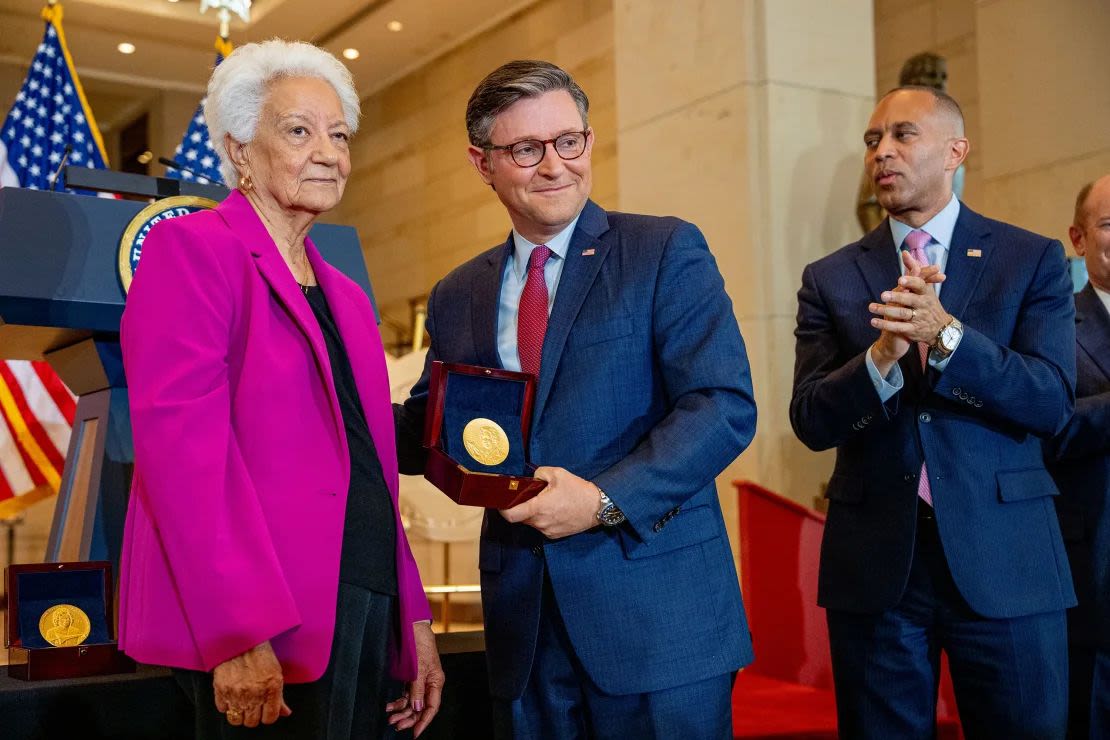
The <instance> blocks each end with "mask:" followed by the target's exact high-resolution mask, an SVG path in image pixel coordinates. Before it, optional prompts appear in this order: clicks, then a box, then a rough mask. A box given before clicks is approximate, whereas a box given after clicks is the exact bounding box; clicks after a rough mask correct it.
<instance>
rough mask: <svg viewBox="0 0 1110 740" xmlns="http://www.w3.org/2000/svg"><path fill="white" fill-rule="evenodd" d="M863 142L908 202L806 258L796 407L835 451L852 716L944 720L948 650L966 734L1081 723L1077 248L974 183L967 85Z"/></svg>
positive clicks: (908, 725) (827, 548)
mask: <svg viewBox="0 0 1110 740" xmlns="http://www.w3.org/2000/svg"><path fill="white" fill-rule="evenodd" d="M864 144H865V146H866V154H865V163H866V166H867V168H868V172H869V173H870V175H871V178H872V182H873V184H874V187H875V192H876V195H877V196H878V199H879V203H880V204H881V205H882V206H883V208H884V209H886V211H887V212H888V213H889V214H890V217H889V218H888V219H887V220H885V221H883V222H882V223H881V224H880V225H879V227H878V228H876V229H875V230H874V231H872V232H871V233H869V234H867V235H866V236H864V237H863V239H861V240H860V241H859V242H856V243H854V244H849V245H848V246H846V247H844V248H842V249H840V250H838V251H836V252H834V253H833V254H830V255H829V256H827V257H825V258H824V259H821V260H818V261H817V262H814V263H813V264H811V265H809V266H808V267H807V268H806V269H805V272H804V274H803V276H802V287H801V289H800V290H799V292H798V303H799V307H798V326H797V330H796V332H795V336H796V340H797V344H796V364H795V376H794V395H793V398H792V400H791V406H790V414H791V422H792V424H793V426H794V430H795V432H796V433H797V435H798V437H799V438H800V439H801V440H802V441H803V442H804V443H805V444H806V445H807V446H809V447H810V448H812V449H814V450H823V449H828V448H832V447H835V448H836V451H837V456H836V467H835V469H834V471H833V475H832V478H831V479H830V481H829V484H828V498H829V499H830V504H829V514H828V520H827V524H826V527H825V535H824V541H823V543H822V550H821V570H820V577H819V584H818V601H819V603H820V604H821V605H822V606H824V607H826V609H827V610H828V611H827V617H828V624H829V639H830V645H831V649H832V658H833V678H834V682H835V686H836V694H837V711H838V715H839V722H840V730H841V736H842V737H846V738H883V739H884V740H885V739H886V738H927V737H930V738H931V737H933V735H934V732H935V714H936V695H937V682H938V664H939V657H940V651H941V650H944V651H945V652H946V653H947V654H948V658H949V662H950V665H951V671H952V678H953V683H954V686H955V690H956V699H957V703H958V705H959V709H960V717H961V720H962V722H963V726H964V729H965V731H966V732H967V735H968V737H969V738H980V737H998V738H1010V739H1013V738H1055V737H1062V736H1063V734H1064V730H1065V726H1066V723H1067V644H1066V639H1067V638H1066V626H1065V617H1064V610H1065V609H1066V608H1067V607H1069V606H1071V605H1072V604H1074V603H1075V594H1074V591H1073V589H1072V584H1071V574H1070V572H1069V570H1068V563H1067V556H1066V555H1065V553H1064V547H1063V542H1062V540H1061V537H1060V528H1059V525H1058V523H1057V520H1056V516H1055V513H1054V508H1053V503H1052V501H1053V497H1054V496H1055V495H1056V493H1057V491H1056V486H1055V485H1054V484H1053V482H1052V479H1051V477H1050V476H1049V474H1048V472H1047V471H1046V470H1045V467H1044V463H1043V460H1042V453H1041V439H1040V438H1047V437H1050V436H1052V435H1053V434H1055V433H1056V432H1058V431H1059V430H1060V429H1062V428H1063V426H1064V424H1065V423H1066V422H1067V420H1068V418H1069V417H1070V415H1071V413H1072V408H1073V405H1074V395H1075V393H1074V387H1075V350H1074V347H1073V342H1074V336H1075V332H1074V322H1073V315H1074V311H1073V307H1072V300H1071V285H1070V280H1069V278H1068V272H1067V266H1066V261H1065V259H1064V250H1063V247H1062V246H1061V245H1060V243H1059V242H1057V241H1054V240H1052V239H1048V238H1045V237H1042V236H1037V235H1036V234H1031V233H1029V232H1027V231H1023V230H1021V229H1018V228H1015V227H1013V226H1010V225H1008V224H1004V223H1000V222H998V221H993V220H990V219H987V218H984V217H983V216H980V215H979V214H977V213H975V212H973V211H972V210H971V209H970V208H968V207H967V206H966V205H964V204H963V203H961V202H960V201H959V200H958V199H956V198H955V196H954V195H953V194H952V178H953V175H954V173H955V172H956V170H957V168H958V167H959V166H960V164H961V163H962V162H963V161H964V159H965V158H966V156H967V152H968V146H969V145H968V141H967V139H966V138H965V137H964V128H963V116H962V114H961V112H960V108H959V106H958V105H957V104H956V102H955V101H954V100H953V99H952V98H950V97H949V96H948V95H946V94H944V93H942V92H939V91H937V90H934V89H931V88H923V87H906V88H899V89H897V90H894V91H892V92H891V93H889V94H887V95H886V96H884V97H883V98H882V99H881V100H880V101H879V103H878V105H877V107H876V108H875V112H874V113H873V114H872V116H871V120H870V123H869V125H868V128H867V131H866V132H865V133H864Z"/></svg>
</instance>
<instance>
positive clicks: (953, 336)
mask: <svg viewBox="0 0 1110 740" xmlns="http://www.w3.org/2000/svg"><path fill="white" fill-rule="evenodd" d="M963 335H964V325H963V324H961V323H960V320H959V319H957V318H956V317H952V320H951V321H949V322H948V323H947V324H945V325H944V327H943V328H942V329H941V330H940V332H939V333H938V334H937V338H936V339H934V340H933V343H932V351H933V352H935V353H936V357H937V359H938V360H945V359H947V358H948V356H949V355H951V354H952V353H953V352H955V351H956V345H958V344H959V343H960V339H962V338H963Z"/></svg>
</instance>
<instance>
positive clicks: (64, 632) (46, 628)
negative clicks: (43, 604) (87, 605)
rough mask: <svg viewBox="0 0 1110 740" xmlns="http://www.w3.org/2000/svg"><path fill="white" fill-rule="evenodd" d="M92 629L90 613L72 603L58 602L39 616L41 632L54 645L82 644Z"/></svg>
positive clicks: (69, 645)
mask: <svg viewBox="0 0 1110 740" xmlns="http://www.w3.org/2000/svg"><path fill="white" fill-rule="evenodd" d="M90 629H91V626H90V624H89V615H88V614H85V612H83V611H82V610H81V609H79V608H77V607H76V606H73V605H72V604H57V605H55V606H52V607H50V608H49V609H47V610H46V611H44V612H43V613H42V616H41V617H39V634H40V635H42V639H44V640H46V641H47V642H49V643H50V644H51V645H53V646H54V647H72V646H74V645H80V644H81V643H83V642H84V641H85V639H86V638H88V636H89V630H90Z"/></svg>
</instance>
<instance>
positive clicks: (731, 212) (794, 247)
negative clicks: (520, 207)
mask: <svg viewBox="0 0 1110 740" xmlns="http://www.w3.org/2000/svg"><path fill="white" fill-rule="evenodd" d="M614 19H615V23H614V25H615V43H616V73H617V75H616V76H617V124H618V130H619V149H620V159H619V163H618V173H619V179H618V190H619V194H620V205H621V208H622V209H624V210H630V211H643V212H648V213H657V214H672V215H677V216H680V217H682V218H685V219H687V220H690V221H693V222H694V223H696V224H698V226H700V227H701V229H702V231H703V232H704V233H705V235H706V237H707V239H708V242H709V245H710V248H711V250H712V251H713V253H714V255H715V257H716V258H717V261H718V264H719V266H720V268H721V272H722V274H723V275H724V278H725V283H726V287H727V289H728V291H729V294H730V295H731V297H732V300H733V304H734V309H735V313H736V316H737V319H738V320H739V323H740V327H741V331H742V332H743V334H744V337H745V341H746V342H747V346H748V356H749V360H750V361H751V366H752V379H753V384H754V386H755V393H756V401H757V404H758V407H759V422H758V429H757V435H756V439H755V441H754V442H753V444H752V446H751V448H750V449H749V450H748V451H747V452H745V453H744V454H743V455H742V456H741V457H740V459H739V460H738V461H736V462H735V463H734V464H733V465H732V466H730V467H729V468H728V469H727V470H726V471H725V473H724V474H723V475H722V476H720V478H719V479H718V490H719V492H720V495H721V501H722V505H723V507H724V509H725V516H726V521H727V523H728V525H729V527H730V532H731V534H732V540H733V543H734V545H735V543H736V541H737V536H736V534H737V533H736V512H737V506H736V495H735V492H734V491H733V489H732V487H731V485H730V482H731V481H732V480H734V479H736V478H740V477H744V478H749V479H752V480H755V481H757V482H759V483H761V484H763V485H765V486H768V487H769V488H771V489H773V490H776V491H778V492H781V493H783V494H784V495H787V496H789V497H790V498H793V499H796V500H798V501H800V502H801V503H804V504H807V505H812V504H813V501H814V497H815V496H817V495H819V493H820V490H821V484H822V483H823V482H824V480H825V479H826V478H827V477H828V473H829V470H830V467H831V453H827V452H826V453H820V454H817V453H813V452H810V451H809V450H807V449H806V448H804V447H803V446H802V445H801V444H800V443H799V442H798V441H797V439H796V438H795V437H794V434H793V431H792V430H791V428H790V423H789V419H788V413H787V412H788V406H789V401H790V394H791V389H792V377H793V359H794V339H793V331H794V325H795V314H796V311H797V302H796V298H795V294H796V292H797V289H798V286H799V284H800V278H801V273H802V269H803V268H804V266H805V265H806V264H807V263H809V262H811V261H813V260H815V259H817V258H819V257H821V256H823V255H825V254H827V253H829V252H830V251H832V250H834V249H836V248H838V247H840V246H842V245H844V244H846V243H847V242H849V241H852V240H853V239H855V238H856V237H857V229H856V226H855V215H854V214H855V198H856V188H857V186H858V184H859V177H860V175H859V172H860V169H859V168H860V167H861V166H862V153H861V144H860V139H861V136H862V132H863V129H864V128H865V125H866V122H867V117H868V115H869V113H870V111H871V107H872V102H873V95H874V86H875V80H874V71H873V68H872V58H873V57H872V50H871V45H872V34H871V27H872V20H871V3H870V2H869V0H852V1H850V2H849V1H848V0H844V1H843V2H838V3H820V2H812V1H809V0H763V1H760V0H744V1H743V2H738V1H737V0H705V1H703V2H699V3H697V4H696V5H695V4H691V3H688V2H683V1H682V0H669V1H665V2H664V1H660V2H652V3H642V2H638V1H637V0H616V2H615V3H614ZM664 39H665V40H666V43H662V40H664Z"/></svg>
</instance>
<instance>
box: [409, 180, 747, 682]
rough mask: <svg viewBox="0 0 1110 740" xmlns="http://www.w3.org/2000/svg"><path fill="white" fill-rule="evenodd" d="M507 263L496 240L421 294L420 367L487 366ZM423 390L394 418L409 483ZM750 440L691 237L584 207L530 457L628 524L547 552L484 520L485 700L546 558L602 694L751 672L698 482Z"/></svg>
mask: <svg viewBox="0 0 1110 740" xmlns="http://www.w3.org/2000/svg"><path fill="white" fill-rule="evenodd" d="M589 250H592V253H590V251H589ZM583 252H586V254H583ZM511 253H512V240H511V239H510V240H509V241H507V242H506V243H505V244H503V245H501V246H498V247H496V248H494V249H491V250H489V251H488V252H485V253H484V254H481V255H479V256H478V257H476V258H474V259H473V260H471V261H469V262H467V263H466V264H464V265H462V266H461V267H459V268H458V269H456V270H455V271H453V272H452V273H451V274H449V275H448V276H447V277H446V278H444V279H443V280H442V281H441V282H440V283H439V284H438V285H436V287H435V288H434V289H433V291H432V293H431V296H430V297H429V299H428V323H427V325H428V331H429V333H430V334H431V337H432V344H431V350H430V351H429V353H428V361H429V362H431V361H432V360H445V361H448V362H464V363H472V364H478V365H484V366H489V367H499V366H500V360H499V357H498V353H497V339H496V331H497V308H498V300H499V293H500V289H501V277H502V271H503V269H504V266H505V262H506V260H508V259H509V257H510V255H511ZM427 383H428V368H427V367H425V372H424V375H423V377H422V378H421V379H420V381H419V382H418V383H417V384H416V386H415V387H414V388H413V390H412V395H411V397H410V398H409V400H408V401H407V402H406V403H405V404H404V406H403V407H397V421H398V425H397V428H398V439H399V442H400V443H401V453H400V454H401V466H402V468H401V469H402V472H407V473H420V472H422V471H423V456H422V454H421V452H422V451H421V450H420V449H419V431H420V429H421V428H422V426H423V421H424V408H425V405H426V399H427V387H428V386H427ZM754 433H755V402H754V400H753V396H752V386H751V376H750V373H749V370H748V361H747V356H746V353H745V349H744V342H743V339H742V338H741V336H740V331H739V328H738V327H737V324H736V320H735V318H734V317H733V312H732V304H731V301H730V300H729V298H728V296H727V295H726V294H725V291H724V284H723V281H722V279H721V276H720V273H719V272H718V270H717V266H716V263H715V262H714V260H713V257H712V255H711V254H710V252H709V249H708V247H707V246H706V243H705V239H704V238H703V237H702V235H701V233H700V232H699V231H698V229H697V228H696V227H694V226H693V225H691V224H688V223H685V222H683V221H680V220H678V219H674V218H654V217H648V216H637V215H630V214H622V213H606V212H605V211H603V210H602V209H601V208H599V207H598V206H597V205H595V204H594V203H593V202H588V203H587V204H586V206H585V208H584V210H583V212H582V215H581V217H580V218H579V220H578V225H577V228H576V229H575V232H574V235H573V237H572V239H571V242H570V247H569V250H568V253H567V261H566V264H565V265H564V266H563V273H562V277H561V279H560V282H559V288H558V292H557V293H556V295H555V303H554V306H553V308H552V312H551V318H550V321H549V324H548V329H547V335H546V337H545V340H544V345H543V359H542V363H541V368H540V377H539V383H538V386H537V392H536V400H535V407H534V413H533V427H532V436H531V440H530V445H529V451H530V459H531V461H532V462H533V463H535V464H537V465H552V466H561V467H564V468H566V469H568V470H570V471H571V472H572V473H575V474H576V475H579V476H582V477H583V478H586V479H588V480H592V481H594V482H595V483H597V485H598V486H599V487H601V489H602V490H604V491H606V492H607V493H608V494H609V496H610V497H611V498H612V499H613V501H614V502H616V503H617V505H618V506H620V507H621V509H622V510H623V511H624V513H625V514H626V515H627V517H628V521H627V522H626V523H624V524H622V525H620V526H618V527H615V528H612V529H608V528H600V527H597V528H594V529H591V530H589V531H586V532H583V533H581V534H577V535H574V536H571V537H567V538H563V539H560V540H555V541H552V540H545V539H544V538H543V536H542V535H540V534H539V533H538V532H537V531H536V530H534V529H532V528H531V527H528V526H525V525H519V524H518V525H512V524H509V523H508V522H506V521H505V520H504V519H503V518H502V517H501V515H500V514H499V513H497V512H496V511H488V512H487V513H486V518H485V523H484V526H483V530H482V540H481V543H480V546H479V568H480V570H481V579H482V604H483V608H484V611H485V626H486V651H487V656H488V662H489V665H490V677H491V678H490V680H491V689H492V692H493V694H494V696H497V697H500V698H515V697H517V696H519V695H520V693H521V692H522V690H523V688H524V684H525V681H526V680H527V678H528V673H529V670H530V668H531V664H532V657H533V653H534V651H535V644H536V635H537V629H538V623H539V622H538V620H539V614H540V595H541V591H542V587H543V572H544V562H545V560H546V563H547V569H548V572H549V574H550V579H551V586H552V589H553V590H554V593H555V597H556V600H557V602H558V608H559V613H560V614H561V615H562V618H563V621H564V622H565V623H566V628H567V632H568V633H569V635H570V639H571V641H572V643H573V645H574V650H575V654H576V655H577V656H578V658H579V659H580V660H581V662H582V664H583V666H584V667H585V669H586V671H587V672H588V674H589V676H590V677H591V679H592V680H593V681H594V682H595V683H596V684H597V685H598V686H599V687H600V688H601V689H602V690H603V691H605V692H607V693H611V694H627V693H640V692H647V691H656V690H659V689H664V688H670V687H673V686H680V685H683V684H688V683H691V682H693V681H698V680H702V679H704V678H708V677H711V676H718V675H721V674H723V673H727V672H729V671H734V670H736V669H738V668H740V667H742V666H743V665H745V664H747V663H748V662H750V660H751V643H750V639H749V633H748V628H747V623H746V620H745V617H744V610H743V605H742V603H741V599H740V589H739V585H738V582H737V577H736V570H735V567H734V565H733V560H732V553H731V550H730V548H729V543H728V538H727V535H726V533H725V524H724V520H723V518H722V516H721V509H720V503H719V501H718V498H717V490H716V487H715V485H714V478H715V477H716V476H717V475H718V474H719V473H720V472H721V471H722V470H723V469H724V468H725V466H726V465H728V464H729V463H730V462H732V461H733V460H734V459H735V458H736V457H737V456H738V455H739V454H740V453H741V452H742V451H743V450H744V448H746V447H747V445H748V443H749V442H751V439H752V436H753V435H754Z"/></svg>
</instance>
